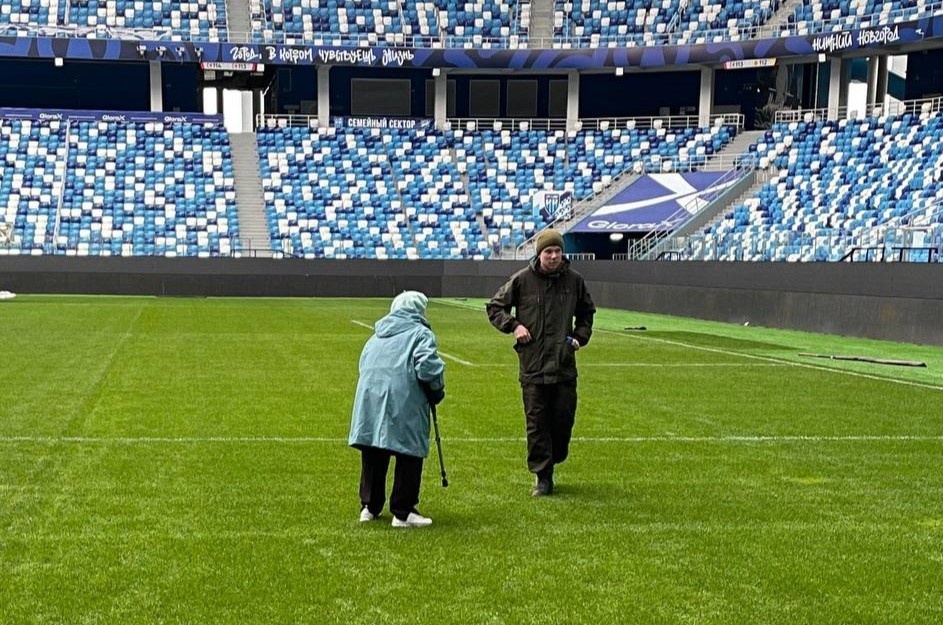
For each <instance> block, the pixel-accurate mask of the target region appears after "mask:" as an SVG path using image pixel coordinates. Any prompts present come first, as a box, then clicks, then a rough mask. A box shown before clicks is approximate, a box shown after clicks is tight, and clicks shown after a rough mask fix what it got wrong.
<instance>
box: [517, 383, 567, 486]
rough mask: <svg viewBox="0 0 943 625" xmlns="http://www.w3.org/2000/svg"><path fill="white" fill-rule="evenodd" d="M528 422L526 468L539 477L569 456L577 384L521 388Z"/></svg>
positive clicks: (547, 473)
mask: <svg viewBox="0 0 943 625" xmlns="http://www.w3.org/2000/svg"><path fill="white" fill-rule="evenodd" d="M521 394H522V396H523V399H524V417H525V418H526V420H527V467H528V468H529V469H530V470H531V472H532V473H536V474H537V475H539V476H547V475H550V474H552V472H553V467H554V465H557V464H560V463H561V462H563V461H564V460H566V458H567V455H569V453H570V437H571V436H572V434H573V422H574V420H575V418H576V380H573V381H572V382H561V383H557V384H521Z"/></svg>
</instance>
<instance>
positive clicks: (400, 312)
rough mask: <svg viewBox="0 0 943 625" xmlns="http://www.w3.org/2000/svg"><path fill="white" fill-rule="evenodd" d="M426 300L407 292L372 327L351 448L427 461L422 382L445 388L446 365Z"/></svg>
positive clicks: (359, 384)
mask: <svg viewBox="0 0 943 625" xmlns="http://www.w3.org/2000/svg"><path fill="white" fill-rule="evenodd" d="M427 302H428V300H427V299H426V296H425V295H423V294H422V293H419V292H418V291H405V292H403V293H401V294H399V295H398V296H396V298H395V299H394V300H393V305H392V306H391V307H390V314H388V315H387V316H385V317H383V318H382V319H380V320H379V321H377V322H376V324H375V325H374V335H373V336H372V337H370V339H369V340H368V341H367V344H366V345H365V346H364V348H363V352H362V353H361V354H360V379H359V380H358V382H357V394H356V396H355V397H354V410H353V416H352V418H351V422H350V436H349V437H348V439H347V442H348V444H349V445H351V446H352V447H358V448H360V447H364V446H369V447H379V448H380V449H388V450H390V451H393V452H397V453H401V454H406V455H409V456H418V457H420V458H425V457H426V456H427V455H428V454H429V402H428V401H427V399H426V395H425V393H424V392H423V390H422V387H420V385H419V383H420V381H422V382H425V383H427V384H428V385H429V386H430V387H431V388H432V389H434V390H437V389H441V388H444V386H445V363H444V362H443V361H442V359H441V358H440V357H439V353H438V346H437V345H436V339H435V335H434V334H433V333H432V330H431V329H430V327H429V322H428V321H426V318H425V316H424V312H425V310H426V304H427Z"/></svg>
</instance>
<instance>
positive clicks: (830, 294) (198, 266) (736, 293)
mask: <svg viewBox="0 0 943 625" xmlns="http://www.w3.org/2000/svg"><path fill="white" fill-rule="evenodd" d="M523 266H524V262H522V261H488V262H471V261H359V260H345V261H331V260H319V261H305V260H269V259H228V258H226V259H222V258H221V259H163V258H162V259H155V258H131V259H118V258H63V257H16V256H9V257H0V289H4V290H10V291H13V292H16V293H20V294H30V293H76V294H127V295H165V296H197V297H207V296H293V297H312V296H317V297H392V296H393V295H395V294H396V293H398V292H400V291H402V290H404V289H418V290H422V291H424V292H425V293H427V294H428V295H430V296H432V297H490V296H491V295H492V294H493V293H494V291H495V290H497V288H498V287H499V286H500V285H501V284H502V283H503V282H504V280H505V279H506V278H507V277H508V276H509V275H510V274H511V273H513V272H514V271H516V270H517V269H519V268H521V267H523ZM574 267H576V268H577V269H578V270H579V271H580V272H581V273H582V274H583V275H584V277H585V278H586V280H587V282H588V283H589V286H590V291H591V293H592V295H593V298H594V299H595V300H596V303H597V305H598V306H605V307H611V308H621V309H626V310H634V311H644V312H656V313H665V314H671V315H679V316H685V317H695V318H701V319H711V320H716V321H725V322H731V323H741V324H742V323H744V322H746V321H749V322H750V323H751V324H752V325H757V326H768V327H775V328H792V329H798V330H809V331H814V332H824V333H829V334H840V335H849V336H862V337H870V338H880V339H888V340H894V341H904V342H912V343H928V344H935V345H943V323H941V319H943V264H939V263H938V264H926V265H923V264H914V263H721V262H707V263H695V262H644V263H641V262H639V263H632V262H618V261H595V262H575V263H574Z"/></svg>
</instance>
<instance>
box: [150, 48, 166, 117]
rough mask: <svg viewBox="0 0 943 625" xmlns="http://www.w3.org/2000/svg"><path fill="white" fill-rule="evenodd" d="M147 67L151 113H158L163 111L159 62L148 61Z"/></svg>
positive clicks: (161, 75)
mask: <svg viewBox="0 0 943 625" xmlns="http://www.w3.org/2000/svg"><path fill="white" fill-rule="evenodd" d="M148 66H149V69H150V74H151V76H150V83H151V84H150V91H151V111H153V112H155V113H160V112H162V111H163V110H164V90H163V72H162V71H161V67H160V61H150V62H149V63H148Z"/></svg>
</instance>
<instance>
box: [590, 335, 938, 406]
mask: <svg viewBox="0 0 943 625" xmlns="http://www.w3.org/2000/svg"><path fill="white" fill-rule="evenodd" d="M596 331H597V332H604V333H606V334H615V335H617V336H624V337H625V338H629V339H635V340H638V341H652V342H655V343H666V344H668V345H677V346H679V347H687V348H689V349H699V350H701V351H705V352H713V353H715V354H724V355H726V356H740V357H741V358H749V359H752V360H762V361H765V362H775V363H778V364H786V365H791V366H793V367H802V368H804V369H814V370H815V371H827V372H829V373H838V374H841V375H850V376H853V377H857V378H866V379H868V380H876V381H878V382H889V383H891V384H903V385H904V386H915V387H918V388H926V389H930V390H931V391H943V386H935V385H933V384H923V383H921V382H911V381H910V380H899V379H896V378H883V377H881V376H879V375H871V374H868V373H858V372H857V371H846V370H844V369H830V368H829V367H822V366H819V365H810V364H806V363H802V362H793V361H791V360H783V359H780V358H773V357H771V356H757V355H755V354H744V353H742V352H734V351H730V350H727V349H720V348H717V347H703V346H701V345H691V344H690V343H683V342H681V341H672V340H670V339H659V338H653V337H650V336H638V335H635V334H624V333H622V332H617V331H615V330H606V329H603V328H599V329H597V330H596Z"/></svg>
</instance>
